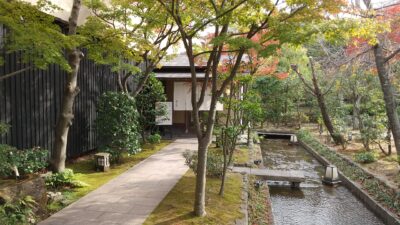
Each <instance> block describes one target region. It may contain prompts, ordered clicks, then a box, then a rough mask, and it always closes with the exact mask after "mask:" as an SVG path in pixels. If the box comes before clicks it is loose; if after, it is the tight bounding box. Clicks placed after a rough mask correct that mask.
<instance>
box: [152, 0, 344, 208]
mask: <svg viewBox="0 0 400 225" xmlns="http://www.w3.org/2000/svg"><path fill="white" fill-rule="evenodd" d="M158 2H159V3H160V4H162V5H163V7H164V10H165V11H166V12H167V13H168V14H169V15H171V17H172V18H173V20H174V21H175V23H176V26H177V27H178V30H179V35H180V37H181V40H182V43H183V46H184V48H185V51H186V54H187V56H188V60H189V64H190V70H191V82H192V94H191V102H192V116H193V121H194V124H195V130H196V135H197V139H198V164H197V174H196V190H195V202H194V212H195V215H197V216H204V215H205V214H206V211H205V185H206V160H207V157H206V156H207V151H208V146H209V144H210V141H211V135H212V131H213V129H214V124H215V114H216V104H217V101H218V99H219V98H220V97H221V95H222V94H223V92H224V90H225V88H226V87H227V86H228V85H229V84H230V83H231V81H232V80H233V79H234V77H235V76H236V74H237V73H238V72H239V69H240V65H241V62H242V60H243V58H244V56H245V54H246V50H248V49H251V48H254V49H256V50H257V51H258V52H259V53H260V54H261V55H263V56H268V55H270V54H272V53H273V52H274V51H275V49H276V48H271V46H270V45H269V46H268V47H263V45H262V44H263V43H265V42H267V41H271V40H275V41H279V44H283V43H286V42H293V43H301V42H302V41H304V40H305V39H306V38H307V37H308V36H309V34H304V33H301V32H299V31H301V30H302V27H304V24H305V23H308V22H313V21H316V20H321V19H324V15H326V13H337V12H339V11H340V7H341V6H342V4H343V2H342V1H333V0H331V1H328V0H325V1H318V0H311V1H309V0H307V1H302V0H300V1H288V2H286V4H284V5H279V6H278V4H279V3H280V1H279V0H278V1H270V0H230V1H227V0H221V1H214V0H209V1H205V0H201V1H188V0H172V1H162V0H158ZM207 29H208V31H210V33H213V34H212V37H213V38H212V41H211V42H210V44H209V45H207V48H206V49H202V50H201V52H197V51H196V40H197V39H199V38H200V39H201V37H204V32H206V31H207ZM265 31H268V32H265ZM256 34H261V37H260V40H258V41H257V42H254V41H252V40H251V39H252V38H253V37H254V36H255V35H256ZM227 51H229V52H232V53H235V57H234V58H233V60H234V63H233V67H232V69H230V70H229V71H227V72H226V73H223V74H222V76H221V74H220V73H219V72H218V68H219V66H220V62H221V57H222V53H224V52H227ZM199 55H206V58H207V60H206V66H205V79H204V81H202V86H201V88H200V91H199V93H200V96H199V98H197V72H196V65H195V61H196V57H198V56H199ZM209 82H210V83H211V96H210V97H211V105H210V109H209V111H208V116H207V118H206V126H205V129H202V126H201V125H200V117H199V108H200V106H201V104H202V103H203V101H204V95H205V90H206V88H207V85H208V83H209Z"/></svg>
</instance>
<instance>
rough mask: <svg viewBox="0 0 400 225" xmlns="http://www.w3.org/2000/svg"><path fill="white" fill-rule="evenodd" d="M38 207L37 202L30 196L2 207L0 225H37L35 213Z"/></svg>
mask: <svg viewBox="0 0 400 225" xmlns="http://www.w3.org/2000/svg"><path fill="white" fill-rule="evenodd" d="M36 205H37V203H36V202H35V200H34V199H33V198H32V196H29V195H28V196H25V197H24V198H22V199H19V200H17V201H15V202H6V203H4V204H2V205H0V224H10V225H27V224H36V222H37V221H36V216H35V214H34V212H33V209H34V208H35V207H36Z"/></svg>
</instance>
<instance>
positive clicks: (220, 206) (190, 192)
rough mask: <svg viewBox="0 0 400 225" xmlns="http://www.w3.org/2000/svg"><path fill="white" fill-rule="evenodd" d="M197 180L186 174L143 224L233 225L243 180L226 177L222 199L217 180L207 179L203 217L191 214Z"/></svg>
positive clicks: (229, 175)
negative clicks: (205, 213)
mask: <svg viewBox="0 0 400 225" xmlns="http://www.w3.org/2000/svg"><path fill="white" fill-rule="evenodd" d="M195 180H196V177H195V175H194V173H193V172H192V171H191V170H189V171H188V172H187V173H186V174H185V175H184V176H183V177H182V178H181V180H180V181H179V182H178V183H177V184H176V185H175V187H174V188H173V189H172V190H171V191H170V192H169V194H168V195H167V197H165V198H164V200H163V201H162V202H161V203H160V205H158V207H157V208H156V209H155V210H154V211H153V213H152V214H151V215H150V216H149V217H148V218H147V220H146V221H145V223H144V224H145V225H150V224H159V225H162V224H165V225H167V224H179V225H184V224H192V225H196V224H199V225H200V224H218V225H219V224H233V223H234V221H235V220H236V219H240V218H243V216H244V215H243V214H242V213H241V212H240V205H241V201H242V200H241V195H242V177H241V175H239V174H228V177H227V180H226V182H227V183H226V189H225V195H224V197H221V196H219V195H218V191H219V186H220V182H221V181H220V179H218V178H207V188H206V192H207V194H206V211H207V215H206V216H205V217H195V216H194V215H193V214H192V211H193V203H194V189H195Z"/></svg>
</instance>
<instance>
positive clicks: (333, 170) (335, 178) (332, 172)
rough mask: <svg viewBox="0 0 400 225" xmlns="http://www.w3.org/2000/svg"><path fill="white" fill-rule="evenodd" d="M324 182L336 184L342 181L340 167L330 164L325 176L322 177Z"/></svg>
mask: <svg viewBox="0 0 400 225" xmlns="http://www.w3.org/2000/svg"><path fill="white" fill-rule="evenodd" d="M322 183H324V184H328V185H335V184H338V183H340V179H339V173H338V169H337V167H336V166H334V165H328V166H326V169H325V176H323V177H322Z"/></svg>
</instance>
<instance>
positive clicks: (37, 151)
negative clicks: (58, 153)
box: [18, 147, 49, 174]
mask: <svg viewBox="0 0 400 225" xmlns="http://www.w3.org/2000/svg"><path fill="white" fill-rule="evenodd" d="M19 152H20V154H19V158H20V163H19V166H18V169H19V170H20V172H22V174H32V173H36V172H39V171H41V170H43V169H45V168H46V167H47V166H48V161H47V159H48V155H49V152H48V150H46V149H42V148H40V147H35V148H31V149H25V150H23V151H19Z"/></svg>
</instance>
